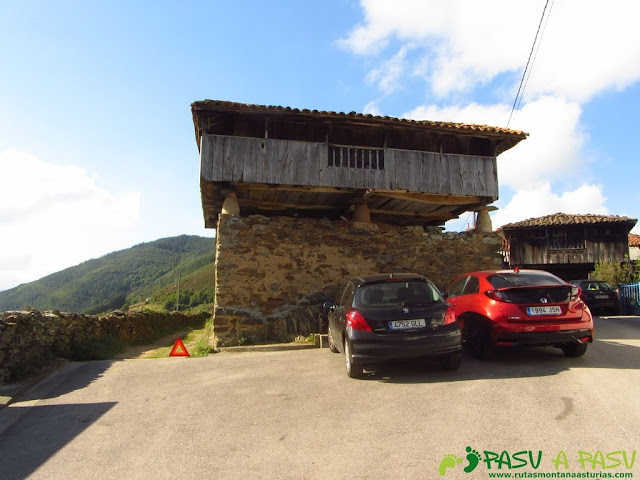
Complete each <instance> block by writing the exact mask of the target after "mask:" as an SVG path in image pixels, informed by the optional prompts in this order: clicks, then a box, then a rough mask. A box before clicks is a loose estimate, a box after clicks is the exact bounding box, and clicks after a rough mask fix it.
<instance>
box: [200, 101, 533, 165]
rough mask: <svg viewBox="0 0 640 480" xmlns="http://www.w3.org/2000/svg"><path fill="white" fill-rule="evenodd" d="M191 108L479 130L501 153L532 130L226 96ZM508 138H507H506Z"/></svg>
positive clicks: (441, 128)
mask: <svg viewBox="0 0 640 480" xmlns="http://www.w3.org/2000/svg"><path fill="white" fill-rule="evenodd" d="M191 110H192V112H193V115H194V119H195V117H196V114H197V112H199V111H207V110H209V111H225V112H237V113H259V114H260V113H261V114H276V115H297V116H301V117H308V118H316V119H344V120H351V121H355V122H358V123H360V124H363V125H367V124H369V125H376V124H378V125H379V124H386V125H391V126H394V125H395V126H398V127H414V128H428V129H430V130H437V131H442V132H448V133H460V134H478V135H481V136H486V137H496V138H497V139H501V140H502V142H501V143H502V144H501V145H499V146H498V152H497V153H498V154H499V153H501V152H502V151H505V150H508V149H509V148H511V147H513V146H515V145H516V144H517V143H518V142H520V141H521V140H524V139H525V138H526V137H527V136H528V135H529V134H528V133H525V132H523V131H521V130H511V129H509V128H502V127H492V126H489V125H476V124H472V123H455V122H438V121H431V120H410V119H406V118H396V117H388V116H376V115H371V114H365V113H356V112H350V113H341V112H330V111H320V110H307V109H298V108H291V107H280V106H274V105H270V106H267V105H253V104H247V103H238V102H229V101H225V100H202V101H199V102H193V103H192V104H191ZM507 139H508V141H506V140H507Z"/></svg>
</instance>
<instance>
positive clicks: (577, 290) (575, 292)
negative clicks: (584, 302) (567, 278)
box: [571, 286, 582, 299]
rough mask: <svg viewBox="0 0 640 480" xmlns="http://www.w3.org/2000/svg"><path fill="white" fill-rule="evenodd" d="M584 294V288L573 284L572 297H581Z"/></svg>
mask: <svg viewBox="0 0 640 480" xmlns="http://www.w3.org/2000/svg"><path fill="white" fill-rule="evenodd" d="M581 295H582V289H581V288H580V287H576V286H573V287H571V298H572V299H575V298H580V296H581Z"/></svg>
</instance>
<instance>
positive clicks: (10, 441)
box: [0, 361, 116, 480]
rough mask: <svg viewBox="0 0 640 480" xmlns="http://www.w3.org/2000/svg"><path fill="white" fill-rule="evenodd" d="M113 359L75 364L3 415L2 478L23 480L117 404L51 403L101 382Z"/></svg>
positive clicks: (0, 423)
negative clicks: (98, 381) (53, 400)
mask: <svg viewBox="0 0 640 480" xmlns="http://www.w3.org/2000/svg"><path fill="white" fill-rule="evenodd" d="M112 364H113V362H111V361H99V362H82V363H72V364H69V365H67V367H65V368H63V369H62V370H60V371H58V372H56V373H55V374H53V375H52V376H50V377H49V378H47V379H46V380H45V381H43V382H42V383H40V384H38V385H37V386H36V387H34V388H33V389H32V390H30V391H29V392H28V393H27V394H26V395H25V396H24V397H23V398H21V399H20V400H18V401H17V402H16V403H13V404H11V405H10V406H8V407H6V408H4V409H3V410H1V411H0V472H1V473H0V478H2V480H13V479H16V480H17V479H23V478H26V477H28V476H29V475H30V474H31V473H33V472H34V471H35V470H37V469H38V468H39V467H40V466H41V465H42V464H44V463H45V462H46V461H47V460H48V459H49V458H51V457H52V456H53V455H54V454H55V453H56V452H58V451H59V450H61V449H62V448H64V447H65V445H67V444H68V443H69V442H71V441H72V440H73V439H74V438H75V437H77V436H78V435H79V434H81V433H82V432H83V431H84V430H85V429H87V428H88V427H89V426H90V425H91V424H92V423H94V422H95V421H96V420H98V419H99V418H100V417H102V416H103V415H104V414H105V413H106V412H108V411H109V410H110V409H111V408H113V406H114V405H116V403H115V402H104V403H86V404H61V405H51V403H52V402H51V401H50V400H52V399H55V398H57V397H60V396H62V395H65V394H67V393H69V392H72V391H74V390H79V389H81V388H84V387H86V386H88V385H90V384H91V383H93V382H96V381H97V380H99V378H100V377H102V375H103V374H104V372H105V371H106V370H108V369H109V367H110V366H111V365H112Z"/></svg>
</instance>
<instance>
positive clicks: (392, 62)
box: [367, 45, 412, 94]
mask: <svg viewBox="0 0 640 480" xmlns="http://www.w3.org/2000/svg"><path fill="white" fill-rule="evenodd" d="M411 48H412V47H411V46H410V45H405V46H403V47H402V48H401V49H400V50H399V51H398V53H396V54H395V55H394V56H393V57H391V58H390V59H389V60H386V61H385V62H384V63H383V64H382V65H381V66H380V67H379V68H376V69H374V70H371V71H370V72H369V74H368V75H367V81H368V82H370V83H373V84H377V86H378V89H380V90H381V91H382V92H383V93H386V94H390V93H393V92H395V91H396V90H398V89H399V88H400V85H401V80H402V79H403V77H404V76H405V74H406V70H407V61H406V58H407V53H409V51H410V50H411Z"/></svg>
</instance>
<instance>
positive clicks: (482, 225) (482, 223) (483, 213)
mask: <svg viewBox="0 0 640 480" xmlns="http://www.w3.org/2000/svg"><path fill="white" fill-rule="evenodd" d="M497 209H498V207H490V206H488V205H485V206H483V207H480V208H477V209H476V210H475V211H476V212H478V218H477V220H476V227H475V230H474V231H475V232H476V233H492V232H493V225H492V224H491V217H490V216H489V212H491V211H494V210H497Z"/></svg>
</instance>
